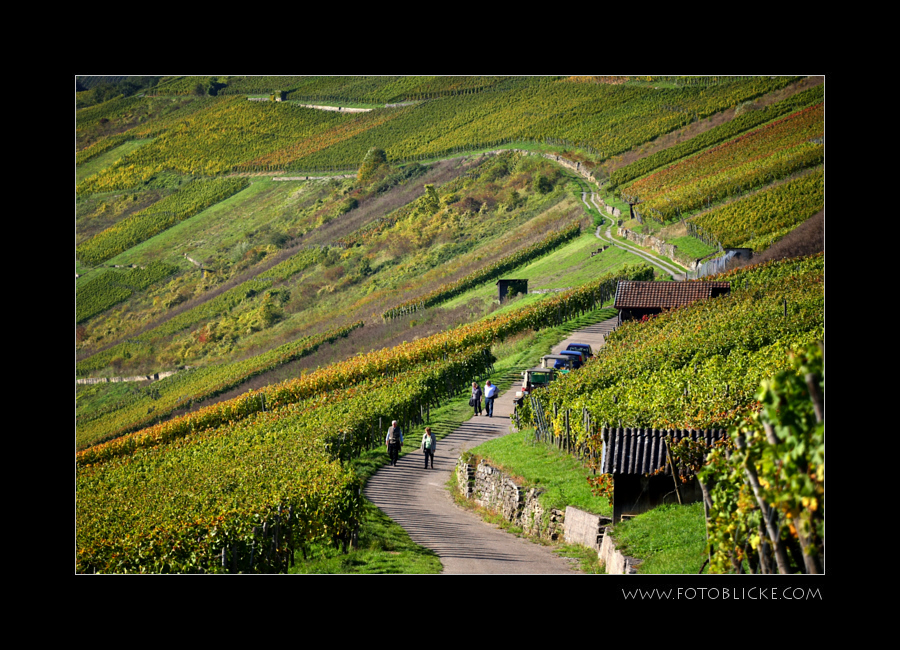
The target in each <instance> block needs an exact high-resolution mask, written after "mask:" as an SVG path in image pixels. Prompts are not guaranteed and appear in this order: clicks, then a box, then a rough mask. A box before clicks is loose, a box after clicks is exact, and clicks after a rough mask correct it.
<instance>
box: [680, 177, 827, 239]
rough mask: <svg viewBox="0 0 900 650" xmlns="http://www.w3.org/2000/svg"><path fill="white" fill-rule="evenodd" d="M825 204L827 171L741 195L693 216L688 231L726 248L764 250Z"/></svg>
mask: <svg viewBox="0 0 900 650" xmlns="http://www.w3.org/2000/svg"><path fill="white" fill-rule="evenodd" d="M824 207H825V171H824V170H823V169H819V170H816V171H814V172H812V173H810V174H807V175H805V176H803V177H801V178H798V179H795V180H792V181H788V182H786V183H784V184H781V185H777V186H775V187H773V188H770V189H767V190H765V191H762V192H759V193H757V194H752V195H750V196H746V197H744V198H741V199H739V200H737V201H734V202H733V203H728V204H726V205H723V206H721V207H719V208H715V209H713V210H710V211H709V212H705V213H703V214H700V215H697V216H696V217H692V218H691V219H690V220H689V221H688V229H689V232H690V233H691V234H692V235H693V236H695V237H697V238H698V239H702V240H703V241H712V242H716V243H720V244H721V245H722V246H724V247H726V248H744V247H746V248H752V249H754V250H763V249H765V248H768V246H769V245H771V243H772V242H773V241H775V240H777V239H780V238H781V237H783V236H784V235H785V234H787V233H788V232H790V231H791V230H793V229H794V228H796V227H797V225H799V224H800V223H802V222H803V221H805V220H806V219H808V218H809V217H811V216H812V215H813V214H815V213H816V212H818V211H819V210H822V209H823V208H824Z"/></svg>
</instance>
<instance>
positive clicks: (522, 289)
mask: <svg viewBox="0 0 900 650" xmlns="http://www.w3.org/2000/svg"><path fill="white" fill-rule="evenodd" d="M517 293H528V280H497V298H498V300H499V301H500V302H503V299H504V298H506V296H514V295H516V294H517Z"/></svg>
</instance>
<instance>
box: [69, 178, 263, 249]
mask: <svg viewBox="0 0 900 650" xmlns="http://www.w3.org/2000/svg"><path fill="white" fill-rule="evenodd" d="M248 185H249V183H248V182H247V179H245V178H219V179H210V180H196V181H193V182H192V183H189V184H188V185H187V186H186V187H184V188H182V189H181V190H179V191H178V192H175V193H174V194H170V195H169V196H167V197H165V198H163V199H162V200H160V201H158V202H157V203H155V204H154V205H152V206H151V207H149V208H147V209H145V210H141V211H140V212H138V213H136V214H133V215H131V216H130V217H127V218H125V219H123V220H122V221H120V222H119V223H117V224H116V225H114V226H112V227H110V228H107V229H106V230H104V231H103V232H101V233H99V234H97V235H96V236H94V237H92V238H91V239H89V240H87V241H86V242H82V243H81V244H80V245H79V246H78V247H77V248H76V249H75V253H76V255H77V256H78V258H79V259H80V260H81V261H83V262H85V263H87V264H93V265H97V264H102V263H103V262H105V261H107V260H109V259H111V258H113V257H115V256H116V255H118V254H119V253H122V252H124V251H127V250H128V249H129V248H131V247H132V246H136V245H137V244H140V243H141V242H143V241H146V240H148V239H150V238H151V237H153V236H154V235H156V234H159V233H160V232H162V231H164V230H166V229H168V228H171V227H172V226H174V225H175V224H177V223H179V222H180V221H183V220H185V219H187V218H189V217H192V216H194V215H195V214H198V213H199V212H202V211H203V210H205V209H206V208H208V207H210V206H212V205H215V204H216V203H218V202H219V201H222V200H223V199H226V198H228V197H229V196H231V195H233V194H237V193H238V192H240V191H241V190H242V189H244V188H245V187H247V186H248Z"/></svg>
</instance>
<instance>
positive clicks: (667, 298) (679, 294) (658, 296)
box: [614, 280, 731, 323]
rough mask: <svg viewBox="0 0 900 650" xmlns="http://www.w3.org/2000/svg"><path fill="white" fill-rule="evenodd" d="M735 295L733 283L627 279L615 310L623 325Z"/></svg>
mask: <svg viewBox="0 0 900 650" xmlns="http://www.w3.org/2000/svg"><path fill="white" fill-rule="evenodd" d="M730 292H731V283H730V282H638V281H636V280H623V281H621V282H619V284H618V285H617V287H616V302H615V305H614V307H615V308H616V309H618V310H619V322H620V323H621V322H622V321H626V320H640V319H641V318H643V317H644V316H648V315H652V314H659V313H661V312H662V311H663V310H666V309H675V308H676V307H684V306H685V305H690V304H691V303H692V302H695V301H697V300H703V299H704V298H715V297H716V296H722V295H725V294H727V293H730Z"/></svg>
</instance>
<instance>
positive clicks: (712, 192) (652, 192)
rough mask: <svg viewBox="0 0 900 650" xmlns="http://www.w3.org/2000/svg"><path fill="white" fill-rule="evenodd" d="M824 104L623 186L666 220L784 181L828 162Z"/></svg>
mask: <svg viewBox="0 0 900 650" xmlns="http://www.w3.org/2000/svg"><path fill="white" fill-rule="evenodd" d="M824 128H825V127H824V105H823V104H818V105H816V106H812V107H810V108H807V109H804V110H802V111H799V112H797V113H794V114H792V115H790V116H788V117H786V118H783V119H781V120H778V121H777V122H773V123H772V124H768V125H766V126H765V127H762V128H760V129H757V130H755V131H752V132H750V133H748V134H746V135H743V136H740V137H738V138H735V139H734V140H731V141H729V142H726V143H725V144H722V145H719V146H717V147H713V148H712V149H709V150H707V151H704V152H703V153H701V154H698V155H696V156H693V157H691V158H687V159H685V160H683V161H681V162H679V163H676V164H674V165H672V166H670V167H667V168H665V169H663V170H660V171H658V172H656V173H654V174H651V175H649V176H646V177H644V178H642V179H640V180H638V181H636V182H634V183H631V184H630V185H627V186H626V187H624V188H622V190H621V192H620V193H621V195H622V196H623V197H624V198H626V199H627V200H628V202H629V203H639V204H640V205H639V206H638V208H637V209H638V210H639V211H640V213H641V214H642V215H644V216H647V217H652V218H653V219H656V220H658V221H660V222H663V223H664V222H667V221H669V220H672V219H675V218H677V217H680V216H681V215H682V214H684V213H687V212H690V211H692V210H696V209H698V208H701V207H703V206H704V205H706V206H708V205H709V204H710V203H711V202H717V201H720V200H722V199H723V198H725V197H728V196H731V195H734V194H740V193H743V192H746V191H748V190H750V189H753V188H755V187H758V186H760V185H763V184H765V183H768V182H771V181H772V180H775V179H778V178H784V177H786V176H788V175H790V174H792V173H794V172H796V171H798V170H800V169H804V168H807V167H813V166H815V165H818V164H820V163H821V162H822V161H823V160H824V156H825V147H824V144H822V142H821V138H822V136H823V134H824Z"/></svg>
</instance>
